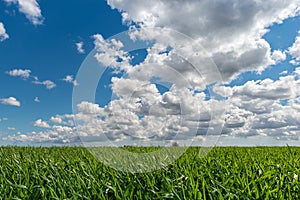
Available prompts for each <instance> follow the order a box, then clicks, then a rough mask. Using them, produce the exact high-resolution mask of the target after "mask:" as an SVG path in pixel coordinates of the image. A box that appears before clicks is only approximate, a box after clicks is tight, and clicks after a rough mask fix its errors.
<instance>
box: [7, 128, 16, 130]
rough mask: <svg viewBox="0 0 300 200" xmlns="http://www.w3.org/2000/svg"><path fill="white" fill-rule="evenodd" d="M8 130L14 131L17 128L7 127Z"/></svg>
mask: <svg viewBox="0 0 300 200" xmlns="http://www.w3.org/2000/svg"><path fill="white" fill-rule="evenodd" d="M7 130H9V131H14V130H16V128H15V127H7Z"/></svg>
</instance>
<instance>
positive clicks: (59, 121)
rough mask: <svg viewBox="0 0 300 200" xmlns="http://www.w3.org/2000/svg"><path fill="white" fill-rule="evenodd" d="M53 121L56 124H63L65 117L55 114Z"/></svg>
mask: <svg viewBox="0 0 300 200" xmlns="http://www.w3.org/2000/svg"><path fill="white" fill-rule="evenodd" d="M50 120H51V122H53V123H56V124H62V123H63V119H62V117H60V116H55V117H51V119H50Z"/></svg>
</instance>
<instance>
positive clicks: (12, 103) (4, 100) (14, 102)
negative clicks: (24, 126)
mask: <svg viewBox="0 0 300 200" xmlns="http://www.w3.org/2000/svg"><path fill="white" fill-rule="evenodd" d="M0 102H1V104H3V105H10V106H16V107H20V106H21V102H20V101H18V100H17V99H16V98H15V97H9V98H2V99H0Z"/></svg>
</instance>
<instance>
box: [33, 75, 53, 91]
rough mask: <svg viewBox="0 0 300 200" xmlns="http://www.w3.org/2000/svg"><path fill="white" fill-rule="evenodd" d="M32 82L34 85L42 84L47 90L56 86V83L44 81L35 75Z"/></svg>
mask: <svg viewBox="0 0 300 200" xmlns="http://www.w3.org/2000/svg"><path fill="white" fill-rule="evenodd" d="M32 83H33V84H36V85H44V86H45V87H46V88H47V89H48V90H51V89H53V88H55V87H56V84H55V83H54V82H52V81H50V80H45V81H39V80H38V78H37V77H35V80H34V81H32Z"/></svg>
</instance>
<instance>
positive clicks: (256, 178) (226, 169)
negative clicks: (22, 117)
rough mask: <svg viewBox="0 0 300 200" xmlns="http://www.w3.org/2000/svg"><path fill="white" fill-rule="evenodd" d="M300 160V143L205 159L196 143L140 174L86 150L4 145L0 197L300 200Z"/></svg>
mask: <svg viewBox="0 0 300 200" xmlns="http://www.w3.org/2000/svg"><path fill="white" fill-rule="evenodd" d="M129 148H130V147H128V149H129ZM178 148H179V147H178ZM130 150H131V151H132V150H134V151H138V152H139V151H151V150H152V148H131V149H130ZM299 159H300V148H296V147H273V148H271V147H253V148H250V147H249V148H246V147H245V148H238V147H216V148H213V149H212V151H210V152H209V154H208V155H207V156H205V157H203V158H200V157H199V148H196V147H192V148H189V149H188V150H187V151H186V153H184V154H183V155H182V156H181V157H180V158H179V159H178V160H177V161H176V162H174V163H173V164H172V165H169V166H165V167H164V168H163V169H160V170H158V171H155V172H151V173H150V172H149V173H140V174H134V173H129V172H121V171H117V170H114V169H112V168H110V167H108V166H106V165H104V164H102V163H101V162H99V161H97V159H95V158H94V157H93V156H92V155H91V154H90V153H89V151H87V150H86V149H84V148H79V147H51V148H42V147H40V148H33V147H2V148H0V163H1V164H0V170H1V177H0V198H1V199H300V182H299V176H298V175H299V174H300V162H299Z"/></svg>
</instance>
